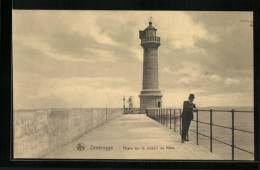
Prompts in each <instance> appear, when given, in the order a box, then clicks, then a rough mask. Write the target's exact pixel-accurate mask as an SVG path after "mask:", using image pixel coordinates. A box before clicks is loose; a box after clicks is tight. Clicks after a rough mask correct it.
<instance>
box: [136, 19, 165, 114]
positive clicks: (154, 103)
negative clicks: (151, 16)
mask: <svg viewBox="0 0 260 170" xmlns="http://www.w3.org/2000/svg"><path fill="white" fill-rule="evenodd" d="M156 31H157V29H155V28H154V27H153V26H152V21H150V22H149V26H148V27H147V28H146V29H145V30H141V31H139V38H140V39H141V46H142V47H143V50H144V53H143V54H144V57H143V89H142V91H141V94H140V95H139V97H140V110H141V113H145V109H146V108H155V107H162V101H161V99H162V94H161V91H160V90H159V80H158V47H159V46H160V45H161V43H160V37H158V36H156Z"/></svg>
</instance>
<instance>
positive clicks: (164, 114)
mask: <svg viewBox="0 0 260 170" xmlns="http://www.w3.org/2000/svg"><path fill="white" fill-rule="evenodd" d="M152 109H153V110H156V111H157V113H156V115H155V118H157V117H158V119H159V120H157V121H158V122H160V123H162V124H165V122H167V121H168V115H167V113H168V112H167V110H170V116H169V117H170V129H171V127H172V126H171V122H172V121H171V119H172V110H173V111H174V112H173V113H174V117H173V119H174V120H175V119H177V118H179V119H180V133H181V114H182V113H181V110H182V109H179V108H147V110H152ZM163 110H166V111H163ZM176 110H178V111H179V116H176V115H175V113H176ZM200 111H202V112H203V111H208V112H209V113H210V122H209V123H208V122H203V121H199V118H198V115H199V114H198V113H199V112H200ZM194 112H195V113H196V120H192V121H194V122H196V131H194V130H189V131H191V132H194V133H196V143H197V145H198V135H202V136H205V137H207V138H209V139H210V152H212V140H215V141H218V142H220V143H222V144H225V145H228V146H231V147H232V160H234V149H235V148H236V149H239V150H241V151H244V152H247V153H249V154H254V153H253V152H251V151H248V150H246V149H243V148H240V147H238V146H236V145H235V144H234V142H235V138H234V132H235V131H241V132H244V133H249V134H254V132H252V131H249V130H244V129H239V128H235V125H234V113H235V112H241V113H246V112H250V113H254V111H248V110H246V111H245V110H235V109H230V110H217V109H216V110H214V109H197V110H194ZM213 112H227V113H229V112H230V113H231V115H232V126H231V127H228V126H223V125H218V124H214V123H213V121H212V117H213V116H212V113H213ZM147 113H148V112H147ZM147 115H148V114H147ZM148 116H149V115H148ZM149 117H150V116H149ZM151 118H152V117H151ZM163 119H164V120H163ZM165 119H167V120H165ZM174 123H176V121H174ZM198 123H202V124H207V125H209V126H210V136H208V135H205V134H203V133H200V132H199V131H198ZM166 126H167V124H166ZM213 126H216V127H221V128H225V129H230V130H231V131H232V141H231V142H232V143H231V144H228V143H226V142H224V141H221V140H219V139H217V138H215V137H213V134H212V127H213ZM175 127H176V124H174V131H175Z"/></svg>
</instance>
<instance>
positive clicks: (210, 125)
mask: <svg viewBox="0 0 260 170" xmlns="http://www.w3.org/2000/svg"><path fill="white" fill-rule="evenodd" d="M209 146H210V152H212V109H210V145H209Z"/></svg>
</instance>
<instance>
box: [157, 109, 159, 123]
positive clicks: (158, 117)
mask: <svg viewBox="0 0 260 170" xmlns="http://www.w3.org/2000/svg"><path fill="white" fill-rule="evenodd" d="M157 122H159V109H157Z"/></svg>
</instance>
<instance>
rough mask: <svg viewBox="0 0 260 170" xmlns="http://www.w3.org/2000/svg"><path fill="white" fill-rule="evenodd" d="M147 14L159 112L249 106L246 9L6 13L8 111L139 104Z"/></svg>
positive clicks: (248, 17) (250, 82) (250, 55)
mask: <svg viewBox="0 0 260 170" xmlns="http://www.w3.org/2000/svg"><path fill="white" fill-rule="evenodd" d="M150 16H152V18H153V19H152V22H153V26H154V27H155V28H156V29H157V36H160V37H161V46H160V47H159V48H158V59H159V86H160V87H159V88H160V90H161V91H162V94H163V98H162V106H163V107H181V106H182V103H183V101H184V100H187V98H188V96H189V94H190V93H194V94H195V97H196V98H195V100H194V103H196V105H197V107H198V108H199V107H211V106H253V101H254V100H253V97H254V90H253V28H252V27H251V26H250V22H241V20H253V16H252V12H207V11H200V12H198V11H197V12H193V11H62V10H60V11H56V10H14V11H13V104H14V109H37V108H61V107H62V108H64V107H65V108H72V107H73V108H82V107H83V108H98V107H102V108H105V107H123V96H126V98H127V97H128V96H134V97H133V98H134V107H139V97H138V95H139V94H140V91H141V90H142V66H143V49H142V47H141V46H140V39H139V30H144V29H145V28H146V27H147V26H148V22H149V17H150ZM126 104H127V103H126Z"/></svg>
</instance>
